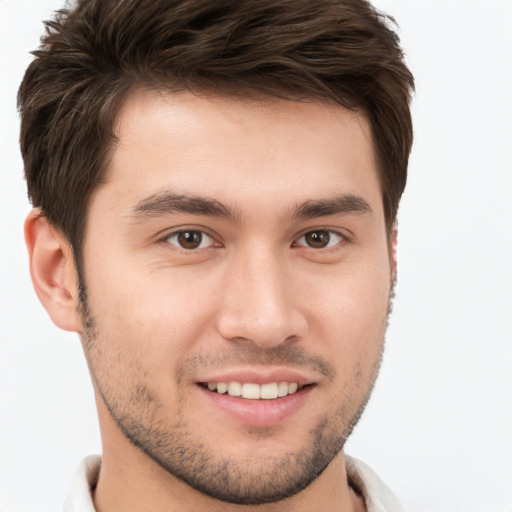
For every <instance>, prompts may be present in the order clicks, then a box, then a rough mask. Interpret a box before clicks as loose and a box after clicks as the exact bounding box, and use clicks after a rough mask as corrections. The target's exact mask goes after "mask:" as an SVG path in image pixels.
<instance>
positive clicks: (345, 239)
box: [292, 226, 350, 251]
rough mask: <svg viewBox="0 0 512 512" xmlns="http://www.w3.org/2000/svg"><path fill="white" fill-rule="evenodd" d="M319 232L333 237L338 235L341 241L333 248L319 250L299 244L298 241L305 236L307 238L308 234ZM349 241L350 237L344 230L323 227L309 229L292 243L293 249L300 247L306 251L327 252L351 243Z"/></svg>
mask: <svg viewBox="0 0 512 512" xmlns="http://www.w3.org/2000/svg"><path fill="white" fill-rule="evenodd" d="M318 231H327V232H328V233H330V234H331V235H333V234H334V235H336V236H337V237H339V238H340V239H341V240H338V241H337V242H336V243H335V244H333V245H332V246H327V247H322V248H318V249H317V248H315V247H310V246H308V245H306V244H298V241H299V240H300V239H301V238H303V237H304V236H306V235H307V234H308V233H314V232H318ZM349 241H350V237H349V236H348V235H347V234H345V233H344V232H342V230H340V229H335V228H329V227H323V226H321V227H315V228H309V229H306V230H304V231H303V232H302V233H300V234H299V235H298V236H297V237H295V239H294V241H293V243H292V247H297V246H298V247H304V248H305V249H311V250H313V251H325V250H328V249H333V248H335V247H336V246H338V245H339V244H340V243H342V242H349Z"/></svg>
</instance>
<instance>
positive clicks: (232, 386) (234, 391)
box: [228, 382, 242, 396]
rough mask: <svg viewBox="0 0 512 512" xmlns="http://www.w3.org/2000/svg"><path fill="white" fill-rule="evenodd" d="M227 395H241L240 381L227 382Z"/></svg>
mask: <svg viewBox="0 0 512 512" xmlns="http://www.w3.org/2000/svg"><path fill="white" fill-rule="evenodd" d="M228 395H231V396H241V395H242V384H241V383H240V382H230V383H229V384H228Z"/></svg>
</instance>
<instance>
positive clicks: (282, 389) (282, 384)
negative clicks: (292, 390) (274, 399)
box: [277, 382, 289, 398]
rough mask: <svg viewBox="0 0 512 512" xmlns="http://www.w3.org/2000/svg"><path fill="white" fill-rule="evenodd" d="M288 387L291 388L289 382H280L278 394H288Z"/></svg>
mask: <svg viewBox="0 0 512 512" xmlns="http://www.w3.org/2000/svg"><path fill="white" fill-rule="evenodd" d="M288 388H289V384H288V382H280V383H279V384H278V385H277V396H278V397H279V398H282V397H283V396H286V395H287V394H288Z"/></svg>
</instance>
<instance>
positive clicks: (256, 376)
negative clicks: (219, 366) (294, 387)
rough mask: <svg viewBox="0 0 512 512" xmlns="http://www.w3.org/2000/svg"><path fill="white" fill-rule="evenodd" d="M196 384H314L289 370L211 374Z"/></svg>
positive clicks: (250, 370)
mask: <svg viewBox="0 0 512 512" xmlns="http://www.w3.org/2000/svg"><path fill="white" fill-rule="evenodd" d="M197 382H201V383H208V382H250V383H252V384H260V385H261V384H269V383H271V382H296V383H297V384H298V385H299V386H306V385H307V384H314V383H315V381H314V380H312V379H311V378H308V377H306V376H305V375H302V374H301V373H299V372H297V371H296V370H290V369H283V368H281V369H272V370H266V371H257V370H255V369H254V368H250V369H246V370H244V369H239V370H231V371H223V372H219V373H211V374H208V375H207V376H205V377H202V378H201V379H199V380H198V381H197Z"/></svg>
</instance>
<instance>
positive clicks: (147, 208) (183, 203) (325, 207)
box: [131, 191, 373, 222]
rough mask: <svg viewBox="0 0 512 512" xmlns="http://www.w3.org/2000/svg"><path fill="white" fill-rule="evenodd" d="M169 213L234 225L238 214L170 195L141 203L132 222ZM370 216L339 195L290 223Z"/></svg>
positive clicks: (306, 205) (363, 205) (305, 206)
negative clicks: (316, 219) (231, 221)
mask: <svg viewBox="0 0 512 512" xmlns="http://www.w3.org/2000/svg"><path fill="white" fill-rule="evenodd" d="M173 213H186V214H190V215H205V216H209V217H224V218H229V219H232V220H234V221H235V222H238V221H239V220H240V217H241V215H240V212H238V211H235V210H232V209H230V208H229V207H228V206H226V205H225V204H224V203H221V202H220V201H218V200H217V199H212V198H209V197H199V196H192V195H186V194H176V193H173V192H171V191H162V192H157V193H156V194H153V195H151V196H149V197H147V198H145V199H142V200H141V201H140V202H139V203H137V204H136V205H135V207H134V208H133V209H132V211H131V216H132V217H134V218H135V219H145V218H152V217H161V216H164V215H171V214H173ZM340 214H341V215H354V214H355V215H370V216H371V215H372V214H373V211H372V209H371V207H370V205H369V204H368V203H367V202H366V201H365V200H364V199H363V198H362V197H359V196H356V195H353V194H342V195H339V196H335V197H332V198H327V199H318V200H308V201H305V202H303V203H301V204H299V205H297V207H296V208H295V210H293V211H292V213H291V215H290V217H291V218H292V219H299V220H309V219H314V218H317V217H326V216H328V215H340Z"/></svg>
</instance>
